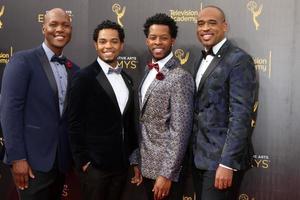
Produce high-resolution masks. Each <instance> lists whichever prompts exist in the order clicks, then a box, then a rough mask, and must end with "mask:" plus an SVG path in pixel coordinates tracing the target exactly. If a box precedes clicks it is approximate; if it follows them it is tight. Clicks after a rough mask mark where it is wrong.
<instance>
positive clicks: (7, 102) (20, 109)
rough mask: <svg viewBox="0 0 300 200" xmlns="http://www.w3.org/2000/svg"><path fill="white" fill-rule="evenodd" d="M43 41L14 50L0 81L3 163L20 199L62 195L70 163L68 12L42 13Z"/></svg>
mask: <svg viewBox="0 0 300 200" xmlns="http://www.w3.org/2000/svg"><path fill="white" fill-rule="evenodd" d="M42 32H43V35H44V38H45V39H44V42H43V44H42V45H41V46H39V47H37V48H34V49H30V50H25V51H20V52H17V53H15V54H14V55H13V56H12V58H11V59H10V61H9V63H8V64H7V65H6V67H5V70H4V75H3V80H2V89H1V102H0V114H1V125H2V129H3V135H4V140H5V147H6V152H5V157H4V162H5V163H6V164H8V165H10V166H11V172H12V175H13V178H14V182H15V184H16V187H17V189H18V194H19V197H20V199H26V200H27V199H43V200H46V199H49V200H50V199H51V200H53V199H60V196H61V192H62V189H63V184H64V174H65V173H66V172H67V171H68V170H69V169H70V167H71V153H70V147H69V142H68V141H69V140H68V135H67V119H66V116H67V114H66V111H67V109H66V108H67V105H66V102H67V100H66V98H67V93H68V92H67V91H68V86H69V82H70V80H71V79H72V76H73V73H74V72H75V71H76V70H77V69H79V68H78V67H77V66H76V65H75V64H73V63H72V62H71V61H69V60H67V59H66V58H65V57H64V56H63V55H62V51H63V48H64V47H65V46H66V45H67V44H68V42H69V41H70V39H71V32H72V26H71V20H70V17H69V16H68V14H67V13H66V12H65V11H64V10H62V9H60V8H54V9H52V10H50V11H48V12H47V13H46V14H45V21H44V23H43V27H42Z"/></svg>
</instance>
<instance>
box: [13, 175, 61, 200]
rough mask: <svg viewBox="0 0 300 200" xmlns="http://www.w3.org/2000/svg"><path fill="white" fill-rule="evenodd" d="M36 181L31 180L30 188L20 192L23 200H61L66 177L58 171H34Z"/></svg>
mask: <svg viewBox="0 0 300 200" xmlns="http://www.w3.org/2000/svg"><path fill="white" fill-rule="evenodd" d="M33 174H34V176H35V178H34V179H32V178H29V187H28V188H27V189H25V190H18V195H19V198H20V199H21V200H60V199H61V194H62V190H63V186H64V182H65V175H64V174H62V173H61V172H59V170H58V169H52V170H51V171H49V172H40V171H36V170H33Z"/></svg>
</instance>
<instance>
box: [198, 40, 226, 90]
mask: <svg viewBox="0 0 300 200" xmlns="http://www.w3.org/2000/svg"><path fill="white" fill-rule="evenodd" d="M229 45H230V42H229V41H228V40H227V41H226V42H225V43H224V45H223V46H222V47H221V49H220V50H219V51H218V53H217V54H216V55H215V57H214V58H213V60H212V61H211V63H210V65H209V66H208V68H207V69H206V71H205V72H204V74H203V76H202V78H201V81H200V83H199V87H198V91H197V93H199V92H200V91H201V89H202V87H203V85H204V83H205V81H206V79H207V78H208V77H209V76H210V74H211V73H212V72H213V71H214V70H215V68H216V67H217V66H218V65H219V63H220V61H221V60H222V59H223V58H224V57H225V55H226V53H228V51H227V49H228V47H229Z"/></svg>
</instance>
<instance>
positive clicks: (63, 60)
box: [51, 55, 67, 65]
mask: <svg viewBox="0 0 300 200" xmlns="http://www.w3.org/2000/svg"><path fill="white" fill-rule="evenodd" d="M66 61H67V58H66V57H65V56H61V57H58V56H57V55H53V56H52V58H51V62H58V63H59V64H61V65H64V64H66Z"/></svg>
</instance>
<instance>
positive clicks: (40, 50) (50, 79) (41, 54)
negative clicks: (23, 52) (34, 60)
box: [37, 47, 58, 106]
mask: <svg viewBox="0 0 300 200" xmlns="http://www.w3.org/2000/svg"><path fill="white" fill-rule="evenodd" d="M37 54H38V58H39V60H40V62H41V64H42V67H43V69H44V72H45V74H46V76H47V79H48V82H49V84H50V87H51V89H52V91H53V94H54V98H55V101H56V102H57V106H58V92H57V85H56V81H55V78H54V75H53V72H52V69H51V66H50V63H49V60H48V58H47V56H46V53H45V52H44V49H43V48H42V47H40V48H38V51H37Z"/></svg>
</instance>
